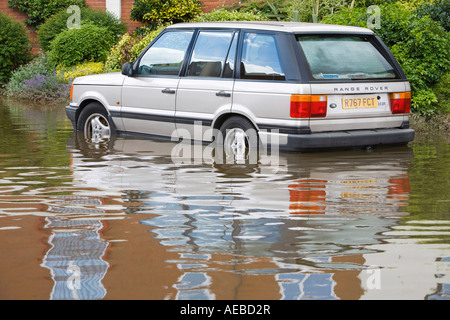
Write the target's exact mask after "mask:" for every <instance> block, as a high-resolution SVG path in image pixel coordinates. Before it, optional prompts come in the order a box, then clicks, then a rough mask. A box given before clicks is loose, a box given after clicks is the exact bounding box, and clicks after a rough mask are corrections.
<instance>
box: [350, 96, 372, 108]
mask: <svg viewBox="0 0 450 320" xmlns="http://www.w3.org/2000/svg"><path fill="white" fill-rule="evenodd" d="M376 107H378V99H377V97H359V98H342V109H366V108H376Z"/></svg>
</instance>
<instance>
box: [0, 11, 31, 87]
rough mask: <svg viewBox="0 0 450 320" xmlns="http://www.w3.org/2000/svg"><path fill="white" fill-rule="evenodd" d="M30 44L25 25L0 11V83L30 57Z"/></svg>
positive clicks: (6, 79) (5, 80)
mask: <svg viewBox="0 0 450 320" xmlns="http://www.w3.org/2000/svg"><path fill="white" fill-rule="evenodd" d="M30 52H31V46H30V40H29V39H28V36H27V33H26V29H25V26H24V25H23V24H21V23H19V22H16V21H14V20H12V19H11V18H9V17H8V16H7V15H5V14H4V13H2V12H0V83H5V82H7V81H8V79H9V77H10V76H11V73H12V71H14V70H15V69H17V68H18V67H19V66H20V65H22V64H24V63H27V62H28V61H30V59H31V54H30Z"/></svg>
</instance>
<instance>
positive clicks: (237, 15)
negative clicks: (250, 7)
mask: <svg viewBox="0 0 450 320" xmlns="http://www.w3.org/2000/svg"><path fill="white" fill-rule="evenodd" d="M261 20H266V18H265V16H264V15H262V14H260V13H251V12H240V11H228V10H226V9H223V8H222V9H216V10H213V11H211V12H210V13H202V14H201V15H199V16H197V17H196V18H195V19H194V21H198V22H207V21H261Z"/></svg>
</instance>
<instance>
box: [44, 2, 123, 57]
mask: <svg viewBox="0 0 450 320" xmlns="http://www.w3.org/2000/svg"><path fill="white" fill-rule="evenodd" d="M71 15H72V13H67V11H66V10H62V11H59V12H58V13H56V14H54V15H52V16H51V17H50V18H48V19H47V20H46V21H45V23H43V24H42V25H41V26H40V27H39V29H38V32H37V34H38V41H39V44H40V46H41V49H42V50H44V51H49V50H50V43H51V42H52V40H53V39H55V38H56V36H57V35H58V34H60V33H61V32H62V31H64V30H67V29H68V28H67V19H69V17H70V16H71ZM80 18H81V21H80V22H81V24H83V23H88V22H91V23H92V24H94V25H96V26H100V27H105V28H107V29H108V30H107V32H108V34H109V35H110V36H111V37H115V38H116V39H117V40H119V38H120V36H121V35H122V34H123V33H125V32H126V31H127V26H126V24H124V23H123V22H121V21H120V20H119V19H117V18H116V17H115V16H114V15H113V14H111V13H108V12H105V11H103V10H95V9H91V8H86V7H84V8H81V10H80Z"/></svg>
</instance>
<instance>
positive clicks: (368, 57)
mask: <svg viewBox="0 0 450 320" xmlns="http://www.w3.org/2000/svg"><path fill="white" fill-rule="evenodd" d="M297 41H298V43H299V44H300V47H301V48H302V50H303V52H304V54H305V57H306V61H307V63H308V65H309V68H310V71H311V75H312V77H313V78H314V79H321V80H322V79H329V80H336V79H352V80H360V79H361V80H364V79H395V78H397V75H396V73H395V72H394V69H393V67H392V66H391V64H390V63H389V62H388V61H387V60H386V59H385V58H384V57H383V55H382V54H381V53H380V52H379V51H378V50H377V48H375V47H374V45H373V44H372V42H371V41H370V40H369V39H368V38H367V37H357V36H324V35H321V36H318V35H314V36H297Z"/></svg>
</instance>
